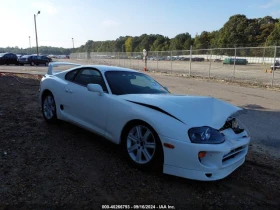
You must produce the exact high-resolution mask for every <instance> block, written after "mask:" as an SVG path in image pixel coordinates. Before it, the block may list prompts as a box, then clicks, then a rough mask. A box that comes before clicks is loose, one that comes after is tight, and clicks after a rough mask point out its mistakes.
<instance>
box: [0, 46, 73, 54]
mask: <svg viewBox="0 0 280 210" xmlns="http://www.w3.org/2000/svg"><path fill="white" fill-rule="evenodd" d="M74 51H75V49H68V48H62V47H49V46H40V47H39V53H40V54H43V55H51V54H53V55H69V54H70V53H72V52H74ZM4 52H10V53H15V54H22V55H28V54H37V50H36V47H32V48H19V47H18V46H16V47H6V48H1V47H0V53H4Z"/></svg>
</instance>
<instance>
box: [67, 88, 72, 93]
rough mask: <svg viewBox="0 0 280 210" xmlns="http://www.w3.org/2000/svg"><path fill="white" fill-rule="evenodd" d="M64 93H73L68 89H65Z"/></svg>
mask: <svg viewBox="0 0 280 210" xmlns="http://www.w3.org/2000/svg"><path fill="white" fill-rule="evenodd" d="M65 92H66V93H73V91H72V90H70V89H68V88H65Z"/></svg>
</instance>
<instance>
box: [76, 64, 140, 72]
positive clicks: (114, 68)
mask: <svg viewBox="0 0 280 210" xmlns="http://www.w3.org/2000/svg"><path fill="white" fill-rule="evenodd" d="M83 67H90V68H96V69H98V70H99V71H101V72H106V71H128V72H129V71H130V72H139V71H137V70H133V69H129V68H124V67H118V66H107V65H81V66H78V68H83Z"/></svg>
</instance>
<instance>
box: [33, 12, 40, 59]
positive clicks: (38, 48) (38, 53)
mask: <svg viewBox="0 0 280 210" xmlns="http://www.w3.org/2000/svg"><path fill="white" fill-rule="evenodd" d="M39 14H40V11H38V13H37V15H39ZM37 15H36V14H34V23H35V35H36V48H37V55H39V48H38V37H37V26H36V16H37Z"/></svg>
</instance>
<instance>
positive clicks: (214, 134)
mask: <svg viewBox="0 0 280 210" xmlns="http://www.w3.org/2000/svg"><path fill="white" fill-rule="evenodd" d="M188 134H189V138H190V140H191V142H192V143H197V144H221V143H223V142H224V141H225V137H224V135H223V134H221V133H220V132H219V131H218V130H216V129H214V128H211V127H207V126H205V127H197V128H191V129H189V131H188Z"/></svg>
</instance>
